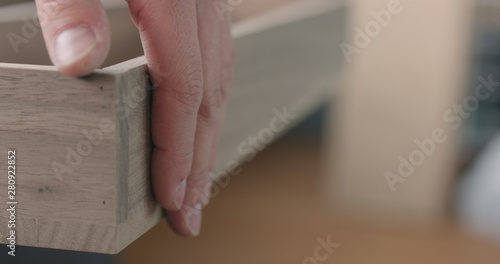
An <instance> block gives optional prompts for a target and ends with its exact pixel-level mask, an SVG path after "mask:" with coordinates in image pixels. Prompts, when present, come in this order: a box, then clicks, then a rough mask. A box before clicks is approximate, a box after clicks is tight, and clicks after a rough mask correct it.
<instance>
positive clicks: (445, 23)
mask: <svg viewBox="0 0 500 264" xmlns="http://www.w3.org/2000/svg"><path fill="white" fill-rule="evenodd" d="M295 1H300V0H246V1H245V0H244V1H243V2H242V3H241V4H240V5H238V6H237V7H236V8H235V9H234V11H233V17H234V21H235V22H239V21H244V20H246V19H251V18H252V17H254V16H258V15H260V14H264V13H266V12H269V11H270V10H274V9H277V8H281V7H283V6H285V5H288V4H290V3H291V2H295ZM332 1H336V0H332ZM12 2H16V1H11V0H9V1H5V0H4V1H1V0H0V4H4V6H6V5H7V4H12ZM17 2H19V1H17ZM104 2H105V4H106V5H107V6H108V8H109V10H110V11H109V15H110V21H111V25H112V29H113V30H112V32H113V42H114V43H119V44H120V45H119V46H120V48H113V49H112V50H111V54H110V56H109V58H108V60H107V62H106V65H111V64H114V63H117V62H121V61H124V60H126V59H130V58H134V57H136V56H140V55H142V49H141V46H140V42H139V39H138V36H137V32H136V31H135V29H134V26H133V24H132V23H131V21H130V19H129V18H128V11H127V10H126V9H124V8H122V5H121V4H120V3H118V2H121V1H113V0H111V1H104ZM342 3H343V5H342V6H341V7H340V11H339V13H338V14H339V15H342V16H344V17H345V24H343V25H332V32H325V34H342V35H343V36H344V37H343V39H344V42H342V43H339V46H336V47H332V51H330V52H340V53H342V54H343V56H342V57H343V58H345V60H342V61H339V62H338V63H339V64H341V65H342V71H341V72H340V73H339V74H338V80H336V84H335V85H334V86H335V89H336V92H335V98H333V99H332V102H331V103H330V104H329V105H324V106H322V107H321V108H320V109H318V110H317V111H316V113H315V114H314V115H312V116H311V117H310V118H309V119H308V120H306V121H304V122H302V123H301V124H300V125H298V126H297V127H295V128H294V129H292V130H291V131H290V132H289V133H287V135H285V136H284V137H282V138H281V139H279V140H278V141H276V142H275V143H273V144H272V145H271V146H270V147H269V148H268V149H266V150H264V151H263V152H262V153H261V154H259V155H258V157H257V158H256V159H255V160H254V161H252V162H251V163H248V164H244V165H243V167H242V169H243V172H242V173H241V174H239V175H237V176H234V177H233V178H231V184H229V185H228V186H227V188H224V189H223V191H222V192H221V193H220V195H218V196H217V197H216V198H215V199H213V200H212V201H211V204H210V205H209V206H208V207H207V208H206V209H205V211H204V212H205V214H204V224H203V231H202V233H201V235H200V237H198V238H195V239H184V238H181V237H178V236H177V235H175V234H174V233H173V232H172V231H170V229H169V228H168V225H167V224H166V223H165V222H162V223H160V224H158V225H157V226H156V227H155V228H154V229H153V230H151V231H150V232H148V233H147V234H146V235H144V236H143V237H141V238H140V239H139V240H137V241H136V242H134V243H133V244H132V245H131V246H129V247H128V248H127V249H126V250H124V251H123V252H122V253H121V254H119V255H118V256H103V255H96V254H85V253H74V252H63V251H57V250H40V249H28V248H22V249H20V250H19V255H20V256H21V257H19V258H18V259H17V261H19V263H31V259H29V258H30V257H31V258H33V259H41V258H43V259H50V258H54V262H53V263H65V262H64V261H63V260H61V259H63V258H65V259H66V260H67V262H69V261H71V262H72V263H80V262H79V261H81V263H87V262H89V261H90V262H91V263H123V264H129V263H130V264H132V263H134V264H135V263H151V264H154V263H218V264H219V263H387V264H389V263H398V264H399V263H475V264H476V263H500V136H498V135H499V134H498V133H499V129H500V92H495V88H497V87H500V16H499V14H500V1H494V0H491V1H472V0H440V1H433V0H420V1H411V0H400V1H397V0H356V1H346V2H343V1H342ZM21 5H23V4H21ZM26 8H30V7H29V6H28V5H26ZM2 9H4V10H7V9H6V7H2V8H1V9H0V14H1V15H0V23H1V24H2V26H3V27H2V28H0V36H6V35H7V34H8V32H11V31H13V30H14V29H15V28H14V29H13V27H15V26H18V24H16V23H15V22H9V21H15V16H16V15H17V14H15V13H13V12H11V11H9V12H8V13H7V12H5V11H4V12H3V13H2V11H1V10H2ZM9 10H12V9H9ZM33 12H34V10H33V11H32V13H33ZM28 13H29V12H28ZM336 28H338V29H339V30H336ZM17 31H19V30H18V29H17ZM35 38H37V39H38V38H39V40H38V41H30V42H29V43H27V44H26V45H23V46H22V50H21V51H20V52H19V53H14V52H12V50H11V49H10V44H9V42H8V39H7V38H2V39H0V61H1V62H10V63H32V64H50V61H49V60H48V57H47V55H46V52H45V50H44V49H45V48H44V45H43V42H42V41H41V36H40V34H38V35H37V36H36V37H35ZM124 43H126V45H124ZM334 50H335V51H334ZM325 52H328V51H325ZM332 74H333V73H332ZM318 248H319V249H318ZM23 250H26V252H30V253H29V254H24V253H23ZM318 252H319V253H318ZM318 254H319V255H318ZM1 255H6V254H1ZM56 256H57V257H59V258H60V259H59V261H63V262H55V261H56V260H55V257H56ZM2 258H3V256H1V257H0V260H3V259H2ZM89 259H91V260H89ZM2 263H4V262H3V261H2Z"/></svg>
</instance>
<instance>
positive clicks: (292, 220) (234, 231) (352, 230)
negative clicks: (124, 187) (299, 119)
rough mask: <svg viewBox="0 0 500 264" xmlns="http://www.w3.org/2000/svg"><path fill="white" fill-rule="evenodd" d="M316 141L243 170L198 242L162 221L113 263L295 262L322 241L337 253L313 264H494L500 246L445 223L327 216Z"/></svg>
mask: <svg viewBox="0 0 500 264" xmlns="http://www.w3.org/2000/svg"><path fill="white" fill-rule="evenodd" d="M305 129H308V128H307V127H306V128H305ZM299 135H300V134H299ZM315 138H316V139H315ZM317 138H318V137H317V136H316V135H315V134H313V135H306V137H302V136H297V134H292V135H290V136H287V137H284V138H283V139H281V140H279V141H278V142H276V143H275V144H274V145H272V146H271V147H270V148H269V149H267V150H265V151H264V152H262V153H261V154H260V155H259V156H258V157H257V158H256V159H255V160H254V161H253V162H251V163H249V164H245V165H243V171H242V173H241V174H239V175H237V176H234V177H233V178H231V181H230V183H229V185H228V186H227V187H226V188H225V189H222V192H221V193H220V195H219V196H217V197H215V198H214V199H213V200H212V201H211V204H210V205H209V206H208V207H207V208H206V209H205V211H204V213H205V215H204V224H203V228H202V232H201V235H200V237H199V238H194V239H185V238H181V237H178V236H177V235H175V234H174V233H173V232H172V231H170V229H169V227H168V226H167V224H166V222H164V221H163V222H161V223H160V224H159V225H158V226H156V227H155V228H154V229H153V230H151V231H150V232H148V233H147V234H146V235H145V236H143V237H141V238H140V239H139V240H137V241H136V242H135V243H133V244H132V245H131V246H130V247H128V248H127V249H125V251H123V252H122V253H121V254H120V255H119V258H120V262H119V263H120V264H136V263H149V264H163V263H205V264H211V263H214V264H233V263H238V264H255V263H283V264H290V263H303V260H304V259H305V258H307V257H310V256H313V254H314V252H313V251H314V249H315V248H316V247H317V246H318V242H316V239H317V238H318V237H319V238H326V237H327V236H329V235H330V236H331V240H332V242H334V243H339V244H340V248H338V249H337V250H336V251H335V252H334V253H333V254H332V255H331V256H330V257H329V258H328V259H327V260H326V261H325V262H319V263H349V264H367V263H385V264H401V263H404V264H422V263H426V264H443V263H454V264H471V263H474V264H491V263H500V246H498V245H492V244H490V243H488V242H486V241H484V240H481V239H478V238H474V237H471V236H468V235H466V234H465V233H464V232H463V231H461V230H460V228H459V227H458V225H456V224H455V222H454V220H453V219H448V220H447V223H448V224H447V225H446V226H444V227H443V228H442V229H439V230H438V231H437V232H436V233H420V232H414V230H406V229H400V230H391V229H378V228H372V227H370V226H369V225H365V224H363V223H360V222H359V221H356V220H354V219H353V220H349V221H345V220H342V219H337V218H335V217H334V216H332V215H331V214H330V213H329V212H330V210H329V207H328V206H327V205H325V204H324V203H323V200H322V199H321V198H320V196H318V192H317V189H318V187H319V186H320V185H321V184H322V179H321V177H320V162H319V160H320V159H321V151H320V150H321V146H320V144H322V142H318V140H317ZM380 213H383V212H380ZM393 216H394V217H400V215H393ZM321 253H322V254H323V252H321Z"/></svg>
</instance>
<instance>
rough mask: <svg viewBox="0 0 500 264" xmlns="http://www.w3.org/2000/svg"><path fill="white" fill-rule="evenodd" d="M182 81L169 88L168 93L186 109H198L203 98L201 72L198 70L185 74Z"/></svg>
mask: <svg viewBox="0 0 500 264" xmlns="http://www.w3.org/2000/svg"><path fill="white" fill-rule="evenodd" d="M182 83H184V84H183V85H179V86H177V87H178V88H177V87H175V88H173V89H171V90H170V91H169V93H170V94H171V96H172V97H173V98H174V99H175V100H176V101H178V102H179V103H181V104H183V105H184V106H186V107H187V109H188V110H192V109H198V107H199V106H200V104H201V101H202V99H203V74H202V73H201V72H200V71H194V72H192V73H189V74H186V75H185V77H184V81H182Z"/></svg>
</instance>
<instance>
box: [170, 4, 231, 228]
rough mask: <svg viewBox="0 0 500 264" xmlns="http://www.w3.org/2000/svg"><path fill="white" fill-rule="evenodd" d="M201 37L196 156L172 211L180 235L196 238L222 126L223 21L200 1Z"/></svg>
mask: <svg viewBox="0 0 500 264" xmlns="http://www.w3.org/2000/svg"><path fill="white" fill-rule="evenodd" d="M197 14H198V38H199V43H200V49H201V58H202V66H203V80H204V82H203V99H202V101H201V105H200V109H199V112H198V116H197V127H196V134H195V142H194V156H193V164H192V168H191V173H190V175H189V177H188V181H187V189H186V195H185V200H184V203H183V205H182V208H181V210H180V211H177V212H168V213H167V217H168V219H169V222H170V223H171V225H173V226H174V228H176V230H178V231H179V232H180V233H182V234H185V235H191V236H195V235H197V234H198V233H199V231H200V224H201V208H202V206H203V205H206V204H207V203H208V199H209V197H210V189H211V180H210V178H209V172H210V169H211V167H212V164H211V162H212V156H213V153H212V148H213V145H214V135H215V133H216V130H217V128H218V125H219V123H220V122H219V119H220V113H221V110H222V109H221V107H222V104H223V101H222V90H221V74H220V71H221V42H220V40H221V38H220V35H221V33H220V31H221V26H220V25H221V21H220V20H219V17H218V16H217V13H216V10H215V9H214V7H213V5H212V1H206V0H201V1H198V2H197Z"/></svg>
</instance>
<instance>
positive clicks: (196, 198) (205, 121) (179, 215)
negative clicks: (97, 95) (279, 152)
mask: <svg viewBox="0 0 500 264" xmlns="http://www.w3.org/2000/svg"><path fill="white" fill-rule="evenodd" d="M224 1H226V0H224ZM127 2H128V4H129V8H130V13H131V16H132V19H133V20H134V23H135V24H136V26H137V28H138V29H139V31H140V35H141V39H142V44H143V47H144V52H145V55H146V58H147V61H148V66H149V72H150V74H151V77H152V80H153V83H154V84H155V89H154V92H153V102H152V138H153V143H154V150H153V154H152V155H153V156H152V164H151V166H152V167H151V173H152V182H153V190H154V193H155V196H156V199H157V200H158V201H159V203H160V204H161V205H162V206H163V208H165V209H166V216H167V219H168V222H169V223H170V225H171V227H172V228H173V229H174V230H175V231H176V232H177V233H179V234H181V235H184V236H196V235H198V233H199V231H200V226H201V208H202V207H203V206H204V205H206V204H207V203H208V198H209V197H210V189H211V179H210V177H209V176H208V175H209V172H211V171H212V170H213V169H214V163H215V157H216V147H217V143H218V138H219V135H220V131H221V128H222V125H223V120H224V117H225V109H226V103H227V94H228V91H229V88H230V84H231V76H232V70H233V65H234V48H233V44H232V39H231V36H230V18H229V14H227V12H226V13H225V16H224V17H221V16H219V14H218V12H217V9H216V8H215V5H216V4H217V3H218V2H222V0H127ZM36 4H37V10H38V13H39V17H40V23H41V26H42V29H43V33H44V38H45V42H46V45H47V49H48V52H49V55H50V58H51V59H52V62H53V63H54V65H55V66H56V67H57V68H58V69H59V70H60V71H61V72H62V73H64V74H68V75H74V76H83V75H87V74H89V73H91V72H92V71H93V70H94V69H96V68H97V67H99V66H100V65H101V64H102V62H103V61H104V58H105V57H106V56H107V53H108V50H109V45H110V29H109V24H108V20H107V17H106V14H105V12H104V10H103V7H102V4H101V2H100V1H99V0H36Z"/></svg>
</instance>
